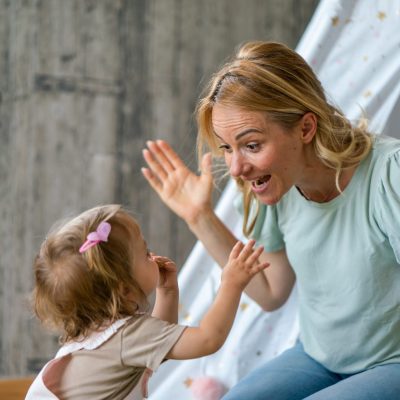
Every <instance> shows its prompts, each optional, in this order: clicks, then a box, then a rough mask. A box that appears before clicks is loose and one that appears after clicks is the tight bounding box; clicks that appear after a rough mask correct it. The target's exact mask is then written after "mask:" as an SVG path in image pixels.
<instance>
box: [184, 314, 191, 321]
mask: <svg viewBox="0 0 400 400" xmlns="http://www.w3.org/2000/svg"><path fill="white" fill-rule="evenodd" d="M183 319H184V320H185V321H187V322H191V321H192V316H191V315H190V314H189V313H185V315H184V316H183Z"/></svg>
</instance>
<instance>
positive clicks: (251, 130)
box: [214, 128, 262, 141]
mask: <svg viewBox="0 0 400 400" xmlns="http://www.w3.org/2000/svg"><path fill="white" fill-rule="evenodd" d="M254 132H255V133H262V132H261V131H260V130H259V129H257V128H249V129H245V130H244V131H242V132H239V133H238V134H237V135H236V136H235V140H236V141H238V140H239V139H241V138H242V137H243V136H246V135H248V134H249V133H254ZM214 135H215V136H216V137H217V138H218V139H220V140H222V141H224V140H223V139H222V138H221V136H219V135H218V134H217V133H216V132H215V131H214Z"/></svg>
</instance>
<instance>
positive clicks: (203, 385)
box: [190, 376, 228, 400]
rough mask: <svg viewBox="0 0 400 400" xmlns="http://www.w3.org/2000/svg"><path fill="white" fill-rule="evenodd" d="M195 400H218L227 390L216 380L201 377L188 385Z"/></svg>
mask: <svg viewBox="0 0 400 400" xmlns="http://www.w3.org/2000/svg"><path fill="white" fill-rule="evenodd" d="M190 388H191V390H192V393H193V396H194V399H195V400H219V399H220V398H221V397H222V396H223V395H224V394H225V393H226V392H227V391H228V390H227V388H226V387H225V386H224V385H223V384H222V383H221V382H220V381H218V380H217V379H215V378H212V377H210V376H202V377H200V378H196V379H194V380H193V382H192V384H191V385H190Z"/></svg>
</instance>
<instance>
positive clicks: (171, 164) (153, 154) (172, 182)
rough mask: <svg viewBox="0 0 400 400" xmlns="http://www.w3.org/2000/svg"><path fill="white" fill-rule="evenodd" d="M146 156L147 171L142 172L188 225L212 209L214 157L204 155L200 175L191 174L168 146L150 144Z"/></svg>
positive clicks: (160, 142)
mask: <svg viewBox="0 0 400 400" xmlns="http://www.w3.org/2000/svg"><path fill="white" fill-rule="evenodd" d="M143 157H144V159H145V160H146V163H147V165H148V168H142V173H143V175H144V177H145V178H146V180H147V181H148V182H149V183H150V185H151V187H152V188H153V189H154V190H155V191H156V192H157V194H158V195H159V196H160V198H161V200H162V201H163V202H164V203H165V204H166V205H167V206H168V207H169V208H170V209H171V210H172V211H174V212H175V213H176V214H177V215H178V216H179V217H181V218H183V219H184V220H185V221H186V222H187V223H191V222H192V221H195V220H196V219H197V216H198V215H200V213H201V212H203V211H204V210H205V209H207V207H210V208H211V207H212V201H211V193H212V189H213V177H212V174H211V154H209V153H207V154H205V155H204V157H203V160H202V163H201V171H202V172H201V175H196V174H194V173H193V172H192V171H190V170H189V169H188V168H187V167H186V165H185V164H184V163H183V161H182V160H181V158H179V156H178V155H177V154H176V153H175V152H174V150H172V148H171V147H170V146H169V145H168V143H166V142H164V141H162V140H157V141H154V142H153V141H148V142H147V149H144V150H143Z"/></svg>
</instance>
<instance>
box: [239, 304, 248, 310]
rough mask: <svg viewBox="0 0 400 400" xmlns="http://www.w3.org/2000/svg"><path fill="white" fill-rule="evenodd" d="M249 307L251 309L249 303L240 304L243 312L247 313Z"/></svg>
mask: <svg viewBox="0 0 400 400" xmlns="http://www.w3.org/2000/svg"><path fill="white" fill-rule="evenodd" d="M248 307H249V305H248V304H247V303H241V304H240V309H241V310H242V311H245V310H246V309H247V308H248Z"/></svg>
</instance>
